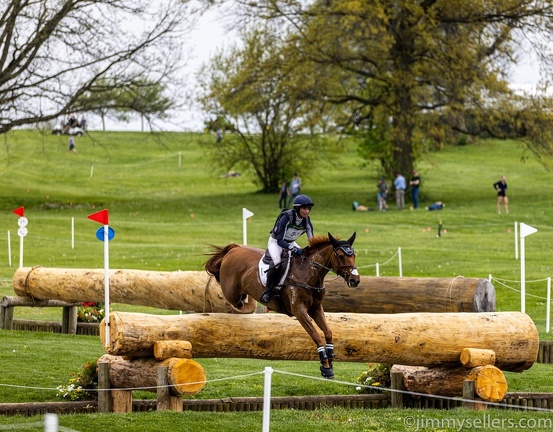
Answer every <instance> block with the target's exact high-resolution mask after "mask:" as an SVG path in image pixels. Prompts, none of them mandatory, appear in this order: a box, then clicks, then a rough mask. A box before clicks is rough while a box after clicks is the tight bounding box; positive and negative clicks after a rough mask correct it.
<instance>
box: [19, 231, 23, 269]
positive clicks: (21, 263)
mask: <svg viewBox="0 0 553 432" xmlns="http://www.w3.org/2000/svg"><path fill="white" fill-rule="evenodd" d="M22 267H23V236H22V235H20V236H19V268H22Z"/></svg>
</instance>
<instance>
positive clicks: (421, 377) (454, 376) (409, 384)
mask: <svg viewBox="0 0 553 432" xmlns="http://www.w3.org/2000/svg"><path fill="white" fill-rule="evenodd" d="M392 372H400V373H401V374H403V385H404V386H405V388H406V389H407V390H409V391H411V392H414V393H425V394H432V395H437V396H450V397H456V396H462V395H463V382H464V381H465V380H470V381H474V386H475V391H476V394H477V395H478V396H479V397H480V399H482V400H485V401H491V402H499V401H501V400H503V398H504V397H505V395H506V394H507V388H508V386H507V380H506V379H505V375H504V374H503V372H501V370H500V369H498V368H497V367H495V366H492V365H487V366H479V367H476V368H472V369H466V368H464V367H454V368H448V367H433V368H428V367H420V366H404V365H394V366H393V367H392Z"/></svg>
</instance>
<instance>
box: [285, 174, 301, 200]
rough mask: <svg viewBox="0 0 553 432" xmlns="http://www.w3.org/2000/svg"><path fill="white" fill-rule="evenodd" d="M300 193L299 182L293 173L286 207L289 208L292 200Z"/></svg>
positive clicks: (296, 175)
mask: <svg viewBox="0 0 553 432" xmlns="http://www.w3.org/2000/svg"><path fill="white" fill-rule="evenodd" d="M300 191H301V180H300V178H299V177H298V173H294V176H293V177H292V180H291V181H290V196H289V197H288V204H287V205H286V207H290V204H291V203H292V201H294V198H296V197H297V196H298V195H299V193H300Z"/></svg>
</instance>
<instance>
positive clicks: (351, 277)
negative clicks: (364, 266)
mask: <svg viewBox="0 0 553 432" xmlns="http://www.w3.org/2000/svg"><path fill="white" fill-rule="evenodd" d="M355 235H356V233H353V234H352V236H351V237H350V238H349V239H347V240H336V239H335V238H334V237H333V236H332V234H330V233H328V239H329V240H330V244H331V245H332V247H333V249H334V257H335V258H336V259H333V260H332V270H333V271H334V272H335V273H336V274H337V275H338V276H341V277H343V278H344V280H345V281H346V282H347V284H348V286H349V287H352V288H355V287H356V286H357V285H359V282H361V277H360V276H359V272H358V271H357V267H355V252H354V250H353V247H352V246H353V242H354V241H355Z"/></svg>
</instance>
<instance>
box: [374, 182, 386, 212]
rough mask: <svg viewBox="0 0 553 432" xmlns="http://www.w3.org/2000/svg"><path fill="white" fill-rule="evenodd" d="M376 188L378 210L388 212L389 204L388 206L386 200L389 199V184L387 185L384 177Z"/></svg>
mask: <svg viewBox="0 0 553 432" xmlns="http://www.w3.org/2000/svg"><path fill="white" fill-rule="evenodd" d="M376 187H377V188H378V210H380V211H386V210H388V204H386V199H388V183H386V180H384V177H380V181H379V182H378V184H377V185H376Z"/></svg>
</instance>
